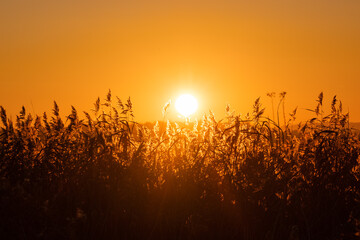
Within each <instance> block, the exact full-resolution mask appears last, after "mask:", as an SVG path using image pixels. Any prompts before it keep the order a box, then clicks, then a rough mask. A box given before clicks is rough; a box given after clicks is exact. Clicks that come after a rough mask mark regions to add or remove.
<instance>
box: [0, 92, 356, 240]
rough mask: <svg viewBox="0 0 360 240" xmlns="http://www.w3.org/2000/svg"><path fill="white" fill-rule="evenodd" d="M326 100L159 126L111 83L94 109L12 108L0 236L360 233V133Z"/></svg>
mask: <svg viewBox="0 0 360 240" xmlns="http://www.w3.org/2000/svg"><path fill="white" fill-rule="evenodd" d="M272 97H273V96H272ZM283 97H284V95H282V98H281V101H283ZM115 102H116V103H115ZM280 104H281V102H280ZM322 105H323V103H322V94H320V96H319V99H318V106H317V107H316V109H315V110H314V119H311V120H309V121H307V122H304V123H303V124H300V125H299V126H295V125H294V124H293V123H292V120H293V119H294V118H295V113H292V114H290V116H289V118H290V120H288V119H287V117H286V116H285V115H284V116H283V115H282V116H281V117H279V116H277V118H276V119H277V120H276V121H275V122H276V123H275V122H274V121H273V120H270V119H268V118H265V117H264V116H263V109H262V108H261V105H260V103H259V101H258V100H257V101H256V102H255V104H254V111H253V113H251V114H248V115H247V116H239V115H234V114H232V113H231V110H230V109H229V108H227V109H226V117H225V118H224V119H223V120H222V121H218V120H216V119H215V117H214V116H213V115H212V114H211V113H210V114H209V115H207V116H205V117H204V118H203V119H202V120H201V121H199V122H197V123H196V122H195V123H192V124H179V125H178V124H176V123H170V122H168V123H157V124H154V125H153V126H152V127H151V128H149V127H147V126H145V125H142V124H137V123H136V122H134V121H133V117H132V105H131V102H130V101H127V102H126V104H123V103H122V102H121V101H120V100H119V99H117V100H116V101H112V99H111V94H110V92H109V94H108V96H107V97H106V99H105V100H104V101H102V102H100V100H98V101H97V102H96V103H95V108H94V110H93V112H92V113H91V114H88V113H85V116H86V117H85V118H84V119H80V118H79V116H78V113H77V112H76V110H75V109H74V108H73V109H72V112H71V114H70V115H69V116H68V117H67V118H66V119H61V117H60V115H59V109H58V107H57V105H56V103H55V104H54V109H53V113H52V114H51V116H47V115H46V114H44V116H42V117H34V118H33V117H32V116H31V115H30V114H26V112H25V109H22V111H21V112H20V114H19V116H18V117H17V119H16V121H14V123H12V122H11V120H10V119H9V118H8V117H7V116H6V112H5V110H4V109H3V108H1V121H2V123H1V125H0V127H1V132H0V134H1V135H0V239H239V240H242V239H243V240H248V239H358V232H359V227H360V184H359V178H360V165H359V153H360V150H359V147H360V144H359V143H360V140H359V135H358V133H356V132H355V131H353V130H351V129H350V128H349V126H348V115H347V114H343V113H342V110H341V104H340V103H339V102H337V101H336V98H334V100H333V102H332V105H331V109H332V110H331V113H330V114H329V115H325V114H324V113H323V111H322ZM279 106H281V105H279ZM280 109H281V107H280ZM277 115H279V114H277ZM279 118H280V119H281V121H280V120H279ZM284 121H286V124H283V122H284ZM280 122H281V123H280ZM280 126H281V127H280Z"/></svg>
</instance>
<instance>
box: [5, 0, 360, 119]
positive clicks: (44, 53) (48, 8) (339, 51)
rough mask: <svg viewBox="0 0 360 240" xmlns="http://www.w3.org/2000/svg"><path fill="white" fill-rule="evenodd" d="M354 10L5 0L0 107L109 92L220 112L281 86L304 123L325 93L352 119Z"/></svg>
mask: <svg viewBox="0 0 360 240" xmlns="http://www.w3.org/2000/svg"><path fill="white" fill-rule="evenodd" d="M359 13H360V1H358V0H337V1H335V0H301V1H299V0H283V1H280V0H268V1H265V0H263V1H256V0H254V1H240V0H222V1H213V0H206V1H205V0H202V1H198V0H191V1H189V0H182V1H179V0H172V1H166V0H155V1H153V0H152V1H150V0H133V1H119V0H117V1H115V0H114V1H95V0H79V1H75V0H71V1H70V0H63V1H55V0H43V1H40V0H32V1H28V0H11V1H1V2H0V34H1V35H0V105H2V106H3V107H5V108H6V109H7V111H8V112H9V113H10V114H13V115H14V114H17V113H18V112H19V110H20V108H21V106H22V105H25V107H26V108H27V109H28V110H29V111H30V112H31V113H37V114H41V113H42V112H43V111H48V112H50V111H51V108H52V104H53V103H52V101H53V100H56V101H57V102H58V103H59V105H60V110H61V112H62V113H63V114H69V113H70V105H74V106H75V107H76V108H77V109H78V110H79V111H80V110H81V111H83V110H89V109H91V108H92V107H93V103H94V102H95V100H96V98H97V97H98V96H100V97H102V98H104V97H105V95H106V93H107V91H108V89H111V90H112V92H113V94H114V95H118V96H119V97H120V98H122V99H124V100H125V99H126V98H128V97H129V96H130V97H131V98H132V100H133V103H134V108H135V109H134V110H135V116H136V120H137V121H152V120H156V119H161V118H162V117H161V116H162V115H161V110H162V107H163V105H164V104H165V103H166V102H167V101H168V100H169V99H172V100H173V101H174V99H175V97H176V96H178V95H179V94H181V93H184V92H189V93H192V94H193V95H194V96H196V97H197V98H198V100H199V104H200V109H199V112H200V113H202V112H205V111H207V110H208V109H210V108H211V109H212V110H213V111H214V112H215V114H216V115H217V116H218V117H219V118H221V117H222V116H223V112H224V109H225V106H226V104H228V103H229V104H230V105H231V106H232V107H233V108H234V109H235V110H236V112H237V113H244V114H245V113H246V112H247V111H250V110H251V106H252V104H253V102H254V100H255V99H256V98H257V97H261V98H262V102H263V103H264V105H267V106H269V102H270V101H269V99H268V98H267V97H266V93H267V92H277V93H279V92H281V91H286V92H288V95H287V100H286V107H287V109H288V110H289V112H290V110H292V109H293V108H295V107H296V106H298V107H299V111H298V112H299V117H300V118H301V117H302V116H304V113H305V110H303V109H304V108H314V107H315V105H316V102H315V100H316V98H317V96H318V94H319V93H320V92H321V91H323V92H324V96H325V100H326V102H325V103H326V104H327V105H329V104H330V101H331V98H332V97H333V95H338V98H339V99H340V100H342V101H343V105H344V108H345V110H346V111H347V109H349V110H350V120H351V121H360V14H359Z"/></svg>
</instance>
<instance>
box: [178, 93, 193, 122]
mask: <svg viewBox="0 0 360 240" xmlns="http://www.w3.org/2000/svg"><path fill="white" fill-rule="evenodd" d="M175 108H176V110H177V111H178V112H179V113H180V114H181V115H183V116H184V117H186V118H187V117H189V116H190V115H191V114H193V113H195V112H196V110H197V108H198V102H197V100H196V98H195V97H194V96H192V95H190V94H183V95H181V96H180V97H178V99H176V102H175Z"/></svg>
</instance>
